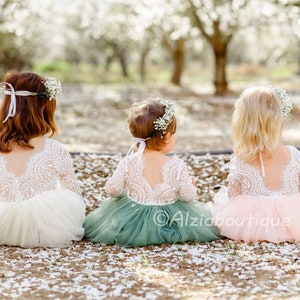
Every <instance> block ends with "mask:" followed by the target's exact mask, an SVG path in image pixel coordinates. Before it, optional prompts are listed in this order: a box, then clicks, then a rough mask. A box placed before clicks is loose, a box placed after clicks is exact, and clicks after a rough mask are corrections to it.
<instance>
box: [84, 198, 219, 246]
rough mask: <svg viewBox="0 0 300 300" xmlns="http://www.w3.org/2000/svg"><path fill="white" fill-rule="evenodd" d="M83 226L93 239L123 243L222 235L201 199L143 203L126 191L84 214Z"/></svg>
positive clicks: (207, 239)
mask: <svg viewBox="0 0 300 300" xmlns="http://www.w3.org/2000/svg"><path fill="white" fill-rule="evenodd" d="M84 229H85V236H86V238H87V239H89V240H91V241H93V242H99V243H102V244H107V245H110V244H118V245H122V246H125V247H136V246H146V245H159V244H175V243H183V242H187V241H200V242H208V241H212V240H216V239H220V238H221V235H220V233H219V231H218V229H217V228H216V227H214V226H213V225H212V221H211V214H210V210H209V209H208V207H207V206H206V204H204V203H200V202H198V201H191V202H184V201H181V200H178V201H176V202H175V203H173V204H168V205H144V204H139V203H135V202H132V201H131V200H130V199H129V198H128V196H126V195H122V196H119V197H117V198H113V199H111V200H108V201H106V202H104V203H102V205H101V207H99V208H97V209H96V210H94V211H93V212H92V213H90V214H89V215H88V216H87V217H86V220H85V222H84Z"/></svg>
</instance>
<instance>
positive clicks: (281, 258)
mask: <svg viewBox="0 0 300 300" xmlns="http://www.w3.org/2000/svg"><path fill="white" fill-rule="evenodd" d="M95 90H96V92H95ZM149 95H151V96H163V97H166V98H168V99H171V100H172V101H174V104H175V109H176V115H177V119H178V131H177V134H176V136H177V145H176V149H175V151H174V152H176V155H178V156H179V157H181V158H182V159H184V160H185V162H186V163H187V165H188V167H189V170H190V172H191V174H192V175H194V176H195V178H196V184H197V187H198V200H199V201H204V202H208V201H210V200H211V199H212V197H213V195H214V193H215V192H216V191H218V189H219V188H220V186H221V185H223V184H225V183H226V177H227V174H228V162H229V160H230V154H228V151H227V150H229V151H230V150H231V146H232V144H231V136H230V117H231V112H232V106H233V103H234V100H235V97H236V96H232V97H227V98H226V99H223V98H215V97H211V96H209V95H197V94H195V93H194V92H192V91H190V90H187V89H176V88H173V87H172V88H170V87H164V88H159V89H158V88H153V87H148V88H146V89H145V87H144V88H140V87H125V88H124V87H115V88H114V89H105V88H104V87H97V88H95V87H93V88H90V87H80V88H77V89H74V87H69V89H68V87H67V89H66V91H65V94H64V98H63V99H62V101H61V102H60V103H59V104H58V111H57V121H58V123H59V126H60V129H61V136H60V137H58V139H59V140H60V141H62V142H64V143H65V144H66V146H67V147H68V149H69V150H70V151H72V157H73V159H74V168H75V171H76V175H77V177H78V179H79V180H80V182H81V187H82V193H83V196H84V199H85V201H86V207H87V213H89V212H90V211H91V210H93V209H95V208H96V207H98V206H99V205H101V202H102V201H104V200H105V199H107V197H108V195H107V194H106V193H105V190H104V188H103V186H104V183H105V181H106V179H107V177H108V176H110V175H111V174H112V172H113V170H114V169H115V167H116V165H117V163H118V161H119V160H120V159H121V157H122V155H123V154H125V153H126V152H127V150H128V147H129V146H130V135H129V133H128V130H127V126H126V125H127V124H126V117H127V113H128V109H129V107H130V105H131V103H132V101H134V100H137V99H142V98H144V97H148V96H149ZM291 96H292V100H293V103H294V110H293V114H292V116H291V118H290V120H289V121H288V122H287V124H286V128H285V133H284V141H286V142H287V143H289V144H292V145H295V146H300V140H299V139H300V134H299V131H298V127H299V126H300V124H298V117H299V113H300V110H299V108H298V103H299V104H300V99H299V97H298V93H292V95H291ZM299 123H300V122H299ZM208 152H210V153H208ZM0 251H1V252H0V253H1V255H0V277H1V281H0V299H76V300H77V299H79V300H81V299H87V300H92V299H114V300H115V299H151V300H152V299H164V300H165V299H299V294H300V248H299V243H281V244H273V243H256V244H246V243H242V242H233V241H231V240H228V239H224V240H217V241H214V242H210V243H185V244H178V245H161V246H148V247H138V248H121V247H118V246H103V245H99V244H93V243H91V242H89V241H87V240H82V241H80V242H74V243H73V245H72V246H71V247H70V248H66V249H56V248H54V249H48V248H42V249H39V248H37V249H22V248H19V247H7V246H0Z"/></svg>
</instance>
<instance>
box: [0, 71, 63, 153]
mask: <svg viewBox="0 0 300 300" xmlns="http://www.w3.org/2000/svg"><path fill="white" fill-rule="evenodd" d="M44 80H45V79H44V78H43V77H41V76H39V75H37V74H35V73H30V72H17V71H12V72H8V73H6V74H5V76H4V77H3V81H4V82H7V83H10V84H11V85H12V86H13V88H14V90H15V91H21V90H25V91H29V92H34V93H40V92H44V91H45V86H44V84H43V81H44ZM10 97H11V96H10V95H5V96H4V99H3V102H2V105H1V108H0V152H4V153H5V152H10V151H11V150H12V146H13V143H17V144H19V145H20V146H23V147H25V148H34V147H33V146H32V145H31V144H30V139H32V138H34V137H37V136H40V135H45V134H47V133H50V137H51V136H53V135H54V134H55V133H56V132H57V127H56V124H55V121H54V112H55V109H56V101H55V100H51V101H50V100H49V98H48V97H44V98H40V97H38V96H16V114H15V116H14V117H12V118H8V120H7V121H6V122H5V123H3V121H4V120H5V117H6V116H7V113H8V110H9V106H10Z"/></svg>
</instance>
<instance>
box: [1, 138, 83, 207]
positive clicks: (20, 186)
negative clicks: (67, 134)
mask: <svg viewBox="0 0 300 300" xmlns="http://www.w3.org/2000/svg"><path fill="white" fill-rule="evenodd" d="M5 156H6V155H5V154H0V182H1V186H0V201H3V202H13V201H23V200H26V199H29V198H31V197H34V196H36V195H38V194H41V193H43V192H46V191H50V190H54V189H56V188H57V187H59V186H63V187H65V188H68V189H70V190H72V191H74V192H76V193H78V194H80V186H79V184H78V181H77V178H76V177H75V174H74V171H73V163H72V160H71V157H70V154H69V152H68V151H67V150H66V149H65V147H64V146H63V145H62V144H61V143H59V142H58V141H56V140H53V139H46V142H45V147H44V149H43V150H42V151H41V152H38V153H35V154H33V156H32V157H30V158H29V160H28V162H25V164H26V166H25V172H24V173H23V174H22V175H20V176H18V175H16V174H14V173H12V172H9V171H8V170H7V168H6V157H5Z"/></svg>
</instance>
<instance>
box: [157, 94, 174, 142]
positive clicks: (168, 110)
mask: <svg viewBox="0 0 300 300" xmlns="http://www.w3.org/2000/svg"><path fill="white" fill-rule="evenodd" d="M156 101H157V102H158V103H160V104H161V105H162V106H164V108H165V113H164V115H163V116H162V117H160V118H158V119H156V120H155V121H154V122H153V124H154V129H155V130H161V131H162V135H164V134H165V133H166V131H167V128H168V126H169V125H170V123H171V122H172V120H173V117H174V107H173V105H172V104H171V103H170V102H169V101H168V100H164V99H159V98H158V99H156ZM162 137H163V136H162Z"/></svg>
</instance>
